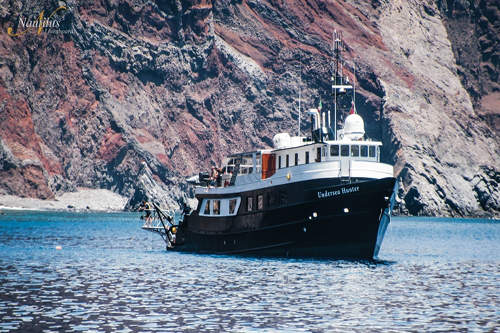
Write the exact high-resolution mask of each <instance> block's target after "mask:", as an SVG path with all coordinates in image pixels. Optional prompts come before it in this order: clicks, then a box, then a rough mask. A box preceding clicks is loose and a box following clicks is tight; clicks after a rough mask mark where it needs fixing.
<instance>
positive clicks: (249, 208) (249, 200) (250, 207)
mask: <svg viewBox="0 0 500 333" xmlns="http://www.w3.org/2000/svg"><path fill="white" fill-rule="evenodd" d="M252 210H253V197H248V198H247V212H251V211H252Z"/></svg>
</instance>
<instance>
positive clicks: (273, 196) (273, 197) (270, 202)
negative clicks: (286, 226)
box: [267, 192, 276, 207]
mask: <svg viewBox="0 0 500 333" xmlns="http://www.w3.org/2000/svg"><path fill="white" fill-rule="evenodd" d="M267 201H268V205H269V207H273V206H274V205H276V193H274V192H269V194H268V195H267Z"/></svg>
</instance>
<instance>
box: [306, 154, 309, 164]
mask: <svg viewBox="0 0 500 333" xmlns="http://www.w3.org/2000/svg"><path fill="white" fill-rule="evenodd" d="M306 164H309V152H308V151H306Z"/></svg>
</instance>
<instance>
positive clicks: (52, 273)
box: [0, 215, 500, 332]
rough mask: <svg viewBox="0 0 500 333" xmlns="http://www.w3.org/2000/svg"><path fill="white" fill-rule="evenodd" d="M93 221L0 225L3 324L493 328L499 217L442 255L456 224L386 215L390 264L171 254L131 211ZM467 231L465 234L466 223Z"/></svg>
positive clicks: (149, 328)
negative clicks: (417, 222) (480, 234)
mask: <svg viewBox="0 0 500 333" xmlns="http://www.w3.org/2000/svg"><path fill="white" fill-rule="evenodd" d="M94 218H95V220H99V221H100V223H95V221H94V219H90V220H88V219H82V220H80V221H79V220H78V219H75V218H73V219H72V221H73V223H72V224H70V223H67V222H65V221H66V220H64V219H63V220H57V216H56V217H53V219H54V221H52V220H51V219H50V218H47V217H45V220H44V223H40V222H38V224H37V222H36V221H35V222H30V219H28V218H25V220H26V221H23V222H16V223H14V224H13V223H12V221H7V222H2V221H0V331H10V330H19V331H44V330H46V331H68V332H88V331H131V332H161V331H166V332H167V331H192V332H198V331H260V330H263V329H264V330H266V331H287V332H288V331H299V332H300V331H315V332H322V331H334V332H337V331H338V332H344V331H360V332H364V331H381V330H383V331H387V330H389V331H498V329H499V327H500V322H499V320H500V313H499V310H498V309H500V300H499V295H500V278H499V277H500V274H499V273H500V268H499V267H500V266H499V263H500V260H499V257H498V253H499V252H497V250H498V249H499V247H498V243H500V242H499V241H500V237H499V234H500V231H499V226H500V225H499V224H489V225H487V227H485V226H479V228H483V229H484V230H485V231H484V232H485V235H487V236H485V237H482V238H481V237H479V238H478V234H477V232H475V233H471V234H472V235H473V236H471V238H468V236H467V235H464V234H462V233H458V236H457V237H455V238H452V239H450V238H449V237H448V238H442V239H441V243H443V242H444V244H442V246H441V247H440V249H441V250H440V251H437V250H436V245H435V244H436V243H435V242H433V241H432V240H434V239H435V238H436V237H437V236H436V234H435V233H436V229H437V230H438V232H447V231H449V230H450V229H449V228H451V227H453V226H448V229H446V228H443V225H442V224H439V223H438V222H432V223H434V224H436V223H437V226H435V227H434V229H433V231H432V232H430V231H429V234H428V235H427V236H425V235H422V232H420V233H419V234H418V235H412V234H411V233H409V232H408V230H413V229H414V228H416V226H415V225H414V224H411V223H408V224H406V222H399V223H393V224H391V226H390V229H389V232H388V237H387V239H386V243H384V248H383V251H382V253H381V256H382V258H383V259H384V260H385V261H377V262H375V261H373V262H363V261H360V262H349V261H330V260H323V261H317V260H293V259H291V260H285V259H255V258H238V257H226V256H199V255H191V254H179V253H172V252H166V251H164V250H163V244H162V243H161V240H160V239H159V238H158V239H157V238H155V237H151V236H150V235H149V234H145V233H143V232H141V231H140V230H138V225H137V223H136V222H135V220H134V219H133V217H131V216H129V215H124V216H122V215H120V216H118V217H116V219H111V220H109V219H108V220H106V219H104V221H103V220H102V219H100V218H98V217H95V216H94ZM32 219H33V217H32ZM46 220H49V222H47V221H46ZM50 221H52V222H50ZM75 221H77V222H75ZM78 221H79V222H78ZM20 223H24V224H26V223H28V224H29V226H30V228H20V227H19V224H20ZM46 223H52V228H45V227H46V225H45V224H46ZM74 223H77V227H76V228H73V227H74ZM432 223H431V222H428V223H427V224H425V223H423V224H420V226H421V228H423V229H422V230H426V229H425V228H430V227H432V226H433V224H432ZM87 227H88V228H87ZM462 227H464V226H462ZM465 227H467V228H465V229H467V232H468V231H469V229H468V228H469V227H471V225H466V226H465ZM472 227H477V225H472ZM462 229H463V228H462ZM26 230H28V231H26ZM475 230H476V231H477V229H475ZM423 233H424V234H425V232H423ZM34 234H36V235H34ZM153 236H154V235H153ZM464 241H465V243H464ZM417 243H418V244H417ZM458 243H460V244H462V245H463V244H466V245H467V251H464V250H463V246H462V247H460V248H459V247H457V244H458ZM426 244H427V245H426ZM429 244H431V245H429ZM56 245H60V246H62V250H56ZM412 247H413V248H414V249H415V248H417V249H418V251H419V252H418V253H420V254H419V255H417V254H416V253H414V252H411V248H412ZM454 247H455V248H457V249H456V250H455V251H451V250H450V249H451V248H454ZM466 252H467V254H465V253H466ZM491 253H496V255H494V256H493V257H492V256H491Z"/></svg>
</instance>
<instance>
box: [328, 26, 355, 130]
mask: <svg viewBox="0 0 500 333" xmlns="http://www.w3.org/2000/svg"><path fill="white" fill-rule="evenodd" d="M332 46H333V66H332V69H333V71H334V75H333V76H332V81H333V83H332V90H333V99H334V100H333V104H334V123H333V126H331V124H330V128H331V129H332V131H333V140H336V139H337V103H338V101H337V96H338V95H340V94H344V93H345V92H346V91H347V90H348V89H353V86H351V85H350V83H349V80H348V79H346V78H344V60H343V58H342V51H344V50H345V45H344V43H343V42H342V33H338V32H337V30H334V32H333V43H332ZM339 67H340V68H339Z"/></svg>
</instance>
